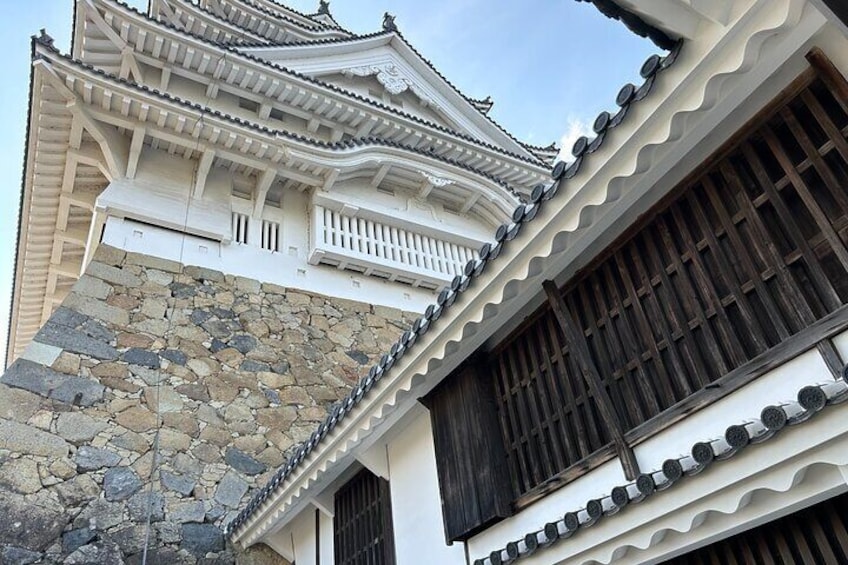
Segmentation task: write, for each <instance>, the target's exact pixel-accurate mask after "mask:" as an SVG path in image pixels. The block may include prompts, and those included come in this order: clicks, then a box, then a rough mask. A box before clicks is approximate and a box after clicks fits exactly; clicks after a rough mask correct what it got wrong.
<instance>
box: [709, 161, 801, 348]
mask: <svg viewBox="0 0 848 565" xmlns="http://www.w3.org/2000/svg"><path fill="white" fill-rule="evenodd" d="M704 186H705V187H706V189H707V190H706V194H707V197H708V198H709V200H710V202H711V203H712V207H713V210H715V212H716V215H717V216H718V218H719V221H720V222H721V225H722V227H723V228H724V230H725V234H727V237H728V239H729V240H730V242H731V245H732V246H733V249H734V250H735V251H736V254H737V257H739V259H740V261H741V262H742V265H743V267H744V268H745V272H746V274H747V275H748V278H749V280H750V281H751V282H752V283H753V284H754V288H755V289H756V291H757V296H759V298H760V300H761V302H762V304H763V306H764V307H765V309H766V313H767V314H768V318H769V321H770V322H771V323H772V325H773V326H774V327H775V329H776V330H777V333H778V335H779V336H780V338H781V339H786V338H787V337H789V335H790V333H791V332H790V331H789V328H788V327H787V325H786V322H785V321H784V319H783V314H782V312H781V311H780V309H779V308H778V307H777V304H776V303H775V299H774V297H773V296H772V294H771V293H770V292H769V291H768V289H767V288H766V286H765V283H764V282H763V279H762V275H761V273H760V272H759V269H758V268H757V266H756V264H755V263H754V260H753V258H752V256H751V250H750V249H749V248H748V246H747V245H745V243H744V242H743V241H742V239H741V237H739V233H738V232H737V231H736V229H734V226H733V221H732V220H731V219H730V215H729V214H728V212H727V209H726V208H725V206H724V203H722V202H721V201H720V200H719V197H718V187H716V185H715V183H713V181H712V180H711V179H710V178H709V177H704ZM757 251H758V252H761V250H759V249H758V250H757Z"/></svg>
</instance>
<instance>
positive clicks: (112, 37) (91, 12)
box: [83, 0, 127, 51]
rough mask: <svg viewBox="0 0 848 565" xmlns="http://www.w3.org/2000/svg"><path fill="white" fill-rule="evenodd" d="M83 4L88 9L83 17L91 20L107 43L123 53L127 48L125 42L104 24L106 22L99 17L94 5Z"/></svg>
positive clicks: (91, 3)
mask: <svg viewBox="0 0 848 565" xmlns="http://www.w3.org/2000/svg"><path fill="white" fill-rule="evenodd" d="M83 4H84V5H85V7H86V8H88V9H87V10H86V12H85V15H86V16H88V17H89V18H91V21H92V22H94V25H95V26H97V29H99V30H100V31H102V32H103V35H105V36H106V37H107V38H108V39H109V41H111V42H112V43H113V44H114V45H115V47H117V48H118V49H119V50H121V51H123V49H124V47H126V46H127V42H126V41H124V40H123V39H122V38H121V36H120V35H118V33H117V32H116V31H115V30H114V29H112V26H110V25H109V24H108V23H106V20H104V19H103V16H101V15H100V12H99V11H98V10H97V8H96V7H95V6H94V3H93V2H92V1H91V0H85V2H84V3H83Z"/></svg>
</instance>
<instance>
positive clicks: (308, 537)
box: [291, 506, 333, 565]
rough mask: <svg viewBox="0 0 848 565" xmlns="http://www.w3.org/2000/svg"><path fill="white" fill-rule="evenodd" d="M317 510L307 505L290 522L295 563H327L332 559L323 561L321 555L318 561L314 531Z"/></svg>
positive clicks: (299, 564) (314, 564)
mask: <svg viewBox="0 0 848 565" xmlns="http://www.w3.org/2000/svg"><path fill="white" fill-rule="evenodd" d="M316 512H318V510H316V509H315V508H314V507H312V506H309V507H307V508H306V509H305V510H304V511H303V512H301V513H300V514H299V515H298V516H297V518H295V520H294V521H293V522H292V526H291V536H292V546H293V548H294V555H293V556H292V557H293V558H294V562H295V563H296V564H297V565H327V564H331V563H332V562H333V561H332V559H330V560H329V561H325V560H324V559H323V557H324V556H323V555H322V556H321V561H318V556H317V555H316V551H315V549H316V547H317V544H316V533H317V532H316V531H315V513H316Z"/></svg>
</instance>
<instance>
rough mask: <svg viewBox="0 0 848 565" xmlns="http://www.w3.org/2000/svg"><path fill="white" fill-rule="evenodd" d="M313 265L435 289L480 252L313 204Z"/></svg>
mask: <svg viewBox="0 0 848 565" xmlns="http://www.w3.org/2000/svg"><path fill="white" fill-rule="evenodd" d="M312 219H313V231H312V250H311V253H310V257H309V262H310V263H312V264H315V265H317V264H325V265H332V266H335V267H338V268H340V269H347V270H352V271H356V272H360V273H363V274H366V275H370V276H377V277H381V278H385V279H389V280H393V281H397V282H402V283H406V284H410V285H413V286H420V287H423V288H431V289H436V288H440V287H442V286H444V285H445V283H447V282H449V281H450V280H451V279H453V277H454V276H455V275H458V274H460V273H461V272H462V269H463V268H464V266H465V264H466V263H467V262H468V261H469V260H470V259H471V258H472V257H474V256H475V255H476V251H474V250H473V249H472V248H470V247H467V246H465V245H462V244H458V243H453V242H450V241H448V239H447V237H445V238H438V237H434V236H431V235H424V234H421V233H416V232H415V231H413V230H410V229H406V228H402V227H397V226H392V225H389V224H387V223H383V222H378V221H374V220H370V219H366V218H358V217H350V216H347V215H345V214H342V213H341V212H337V211H335V210H331V209H329V208H325V207H323V206H319V205H315V206H314V207H313V213H312Z"/></svg>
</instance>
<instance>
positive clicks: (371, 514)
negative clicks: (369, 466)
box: [333, 470, 395, 565]
mask: <svg viewBox="0 0 848 565" xmlns="http://www.w3.org/2000/svg"><path fill="white" fill-rule="evenodd" d="M333 530H334V535H335V562H336V565H394V562H395V549H394V538H393V535H392V510H391V502H390V500H389V483H388V481H385V480H383V479H381V478H380V477H378V476H376V475H374V474H373V473H371V472H369V471H368V470H363V471H361V472H360V473H359V474H358V475H356V476H355V477H354V478H353V479H351V480H350V481H349V482H348V483H346V484H345V485H344V486H343V487H342V488H341V489H340V490H339V491H338V492H337V493H336V502H335V517H334V519H333Z"/></svg>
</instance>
